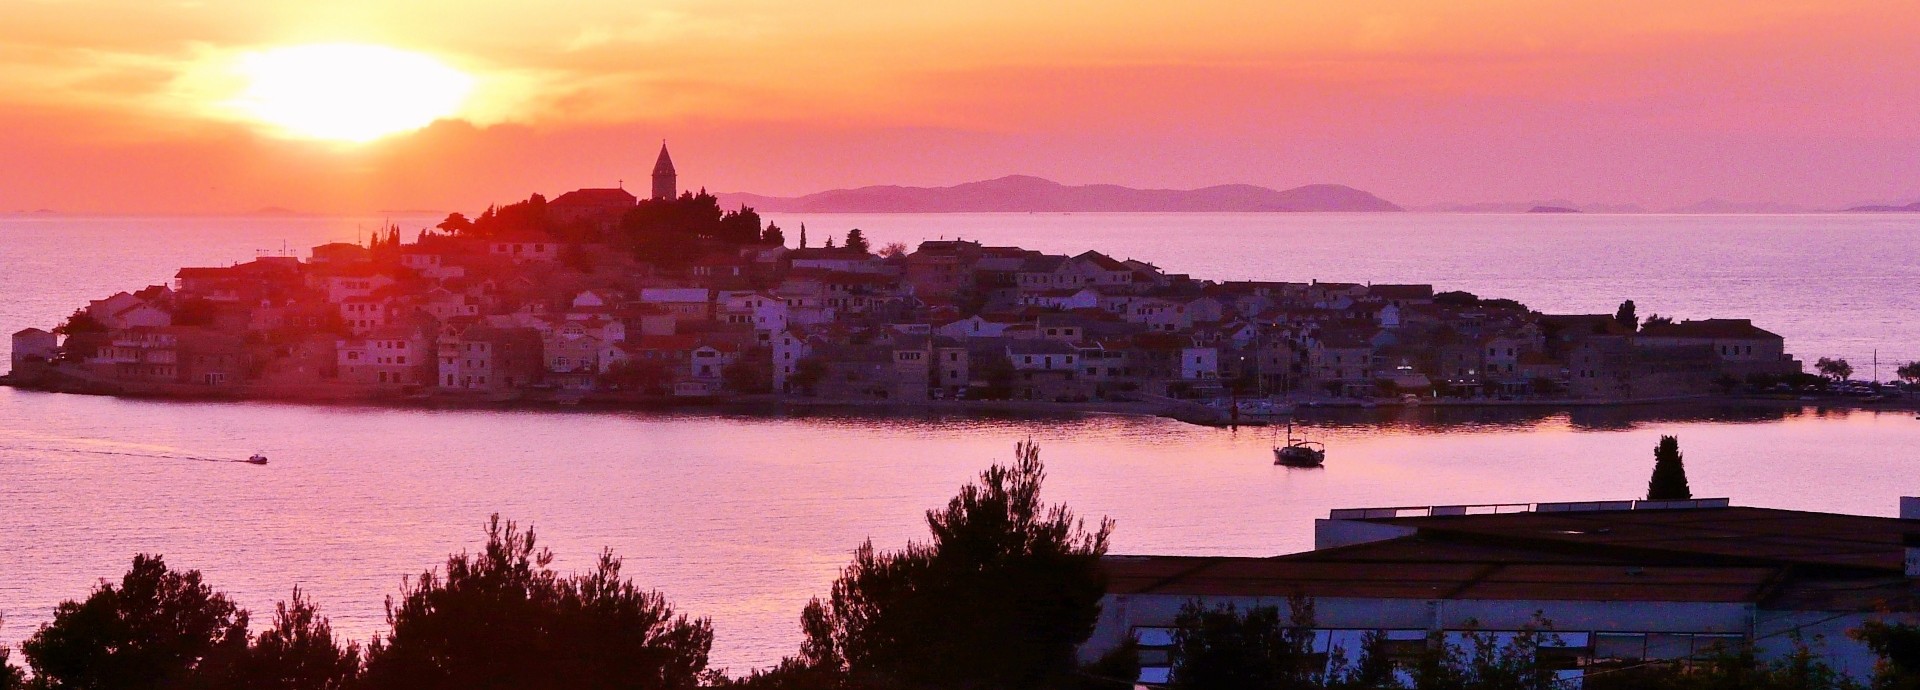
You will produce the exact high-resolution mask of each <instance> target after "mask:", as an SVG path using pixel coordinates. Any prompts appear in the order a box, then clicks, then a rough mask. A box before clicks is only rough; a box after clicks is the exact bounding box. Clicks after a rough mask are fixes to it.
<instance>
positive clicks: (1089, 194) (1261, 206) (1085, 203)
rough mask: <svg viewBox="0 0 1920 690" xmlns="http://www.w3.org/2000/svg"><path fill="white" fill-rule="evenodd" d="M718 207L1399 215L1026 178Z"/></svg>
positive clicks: (1300, 200)
mask: <svg viewBox="0 0 1920 690" xmlns="http://www.w3.org/2000/svg"><path fill="white" fill-rule="evenodd" d="M717 196H718V197H719V199H720V201H721V203H722V204H724V205H726V206H739V205H746V206H750V207H753V208H754V209H757V210H760V211H772V212H787V213H986V212H1000V213H1025V212H1048V213H1075V212H1086V213H1093V212H1133V213H1139V212H1209V211H1212V212H1222V211H1298V212H1313V211H1401V210H1403V209H1401V208H1400V206H1398V205H1396V204H1394V203H1393V202H1391V201H1387V200H1385V199H1382V198H1380V197H1378V196H1374V195H1373V194H1371V193H1368V192H1365V191H1362V190H1358V189H1354V188H1352V187H1346V186H1342V185H1334V184H1316V185H1307V186H1304V187H1294V188H1292V189H1285V190H1275V189H1269V188H1266V187H1258V186H1254V185H1245V184H1233V185H1218V186H1213V187H1204V188H1201V189H1189V190H1180V189H1135V188H1132V187H1122V186H1119V185H1110V184H1096V185H1063V184H1060V183H1058V182H1054V181H1052V180H1047V179H1043V178H1039V177H1032V176H1027V175H1009V176H1007V177H1002V178H998V179H993V180H984V181H980V182H968V183H965V184H958V185H953V186H951V187H901V186H894V185H883V186H872V187H860V188H857V189H835V190H830V191H825V192H818V193H814V194H808V195H805V196H799V197H775V196H762V195H758V194H746V193H730V194H719V195H717Z"/></svg>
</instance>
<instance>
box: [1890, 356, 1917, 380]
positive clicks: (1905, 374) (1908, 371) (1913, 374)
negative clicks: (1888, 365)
mask: <svg viewBox="0 0 1920 690" xmlns="http://www.w3.org/2000/svg"><path fill="white" fill-rule="evenodd" d="M1893 375H1895V376H1898V377H1900V380H1902V381H1905V382H1907V385H1909V386H1914V385H1920V362H1907V363H1906V364H1902V365H1900V368H1899V369H1895V370H1893Z"/></svg>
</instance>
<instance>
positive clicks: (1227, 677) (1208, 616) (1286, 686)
mask: <svg viewBox="0 0 1920 690" xmlns="http://www.w3.org/2000/svg"><path fill="white" fill-rule="evenodd" d="M1288 603H1289V606H1288V608H1289V612H1288V615H1287V616H1286V617H1285V618H1282V617H1281V615H1280V610H1279V608H1278V607H1274V606H1256V607H1253V608H1251V609H1248V610H1247V611H1246V613H1244V614H1243V613H1240V612H1239V611H1236V610H1235V609H1234V606H1233V605H1232V604H1230V603H1229V604H1223V605H1220V606H1219V607H1216V608H1212V609H1208V608H1206V607H1205V606H1203V605H1202V604H1201V603H1200V602H1199V601H1198V600H1195V601H1189V602H1187V603H1186V604H1185V605H1184V606H1182V607H1181V608H1180V615H1179V616H1177V617H1176V618H1175V619H1174V626H1175V627H1174V632H1173V676H1172V678H1171V679H1170V683H1169V684H1168V687H1169V688H1173V690H1239V689H1240V688H1266V689H1271V690H1296V689H1298V690H1307V689H1310V688H1319V687H1324V686H1323V685H1322V681H1323V678H1322V676H1323V675H1324V666H1323V665H1322V664H1321V663H1320V661H1319V659H1318V658H1317V657H1315V656H1314V649H1313V637H1314V635H1313V603H1312V601H1310V600H1308V599H1306V598H1305V597H1294V598H1292V599H1290V600H1289V602H1288Z"/></svg>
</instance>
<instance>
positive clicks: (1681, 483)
mask: <svg viewBox="0 0 1920 690" xmlns="http://www.w3.org/2000/svg"><path fill="white" fill-rule="evenodd" d="M1690 498H1693V489H1692V487H1689V486H1687V468H1686V465H1685V464H1683V463H1682V461H1681V457H1680V439H1679V437H1675V436H1661V437H1660V445H1658V446H1654V449H1653V478H1652V479H1649V480H1647V500H1649V501H1684V500H1687V499H1690Z"/></svg>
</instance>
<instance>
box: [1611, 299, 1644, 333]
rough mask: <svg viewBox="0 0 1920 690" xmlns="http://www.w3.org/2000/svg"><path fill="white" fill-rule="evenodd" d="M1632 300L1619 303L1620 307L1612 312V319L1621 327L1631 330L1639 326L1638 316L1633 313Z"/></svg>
mask: <svg viewBox="0 0 1920 690" xmlns="http://www.w3.org/2000/svg"><path fill="white" fill-rule="evenodd" d="M1634 311H1635V310H1634V306H1633V300H1627V301H1625V302H1621V303H1620V309H1619V310H1618V311H1615V312H1614V313H1613V320H1614V321H1616V322H1618V323H1619V324H1620V326H1621V327H1623V328H1625V329H1627V330H1629V331H1631V330H1636V329H1638V328H1640V317H1639V315H1637V314H1635V313H1634Z"/></svg>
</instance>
